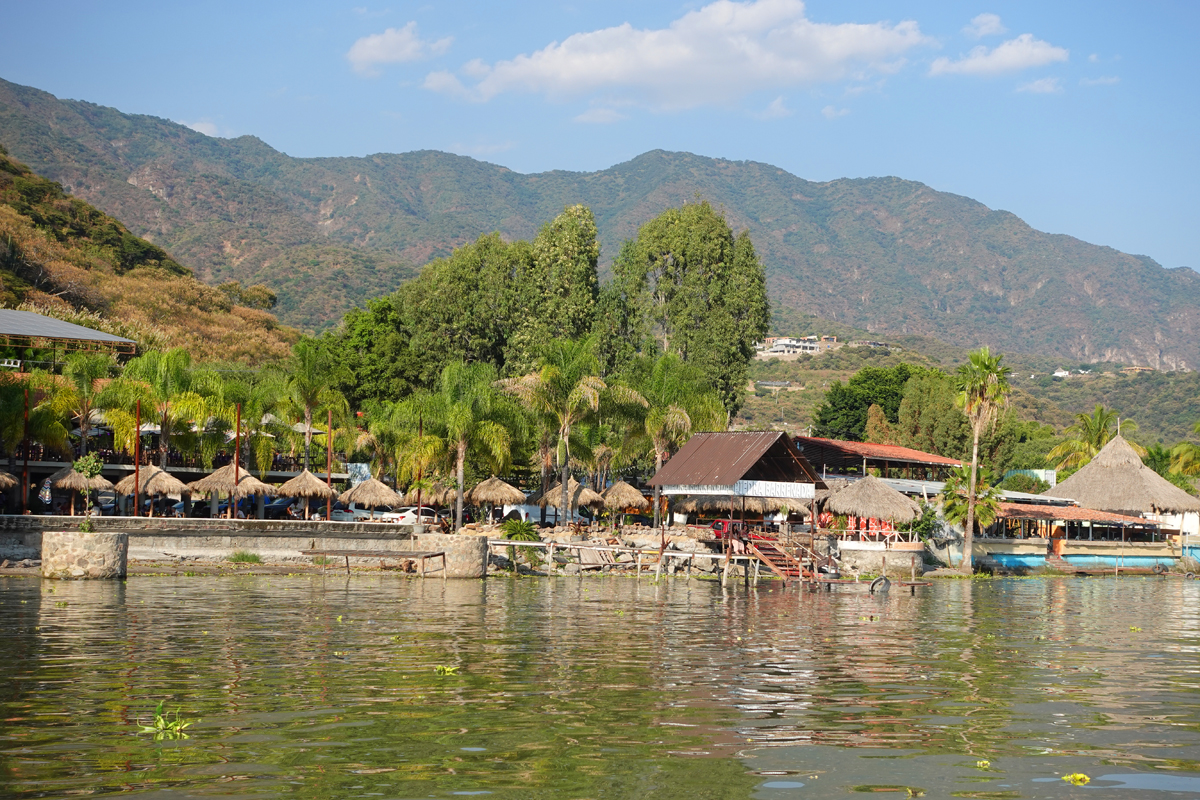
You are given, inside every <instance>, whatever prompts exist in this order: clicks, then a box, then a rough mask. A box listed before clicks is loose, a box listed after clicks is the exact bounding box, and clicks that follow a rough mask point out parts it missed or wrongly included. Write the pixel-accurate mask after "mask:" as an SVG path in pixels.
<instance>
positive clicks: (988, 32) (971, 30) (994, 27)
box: [963, 14, 1008, 39]
mask: <svg viewBox="0 0 1200 800" xmlns="http://www.w3.org/2000/svg"><path fill="white" fill-rule="evenodd" d="M963 33H965V34H966V35H967V36H970V37H971V38H973V39H982V38H983V37H985V36H999V35H1000V34H1002V33H1008V28H1006V27H1004V24H1003V23H1002V22H1000V17H999V16H998V15H996V14H980V15H979V16H977V17H975V19H973V20H971V24H970V25H968V26H967V27H965V28H963Z"/></svg>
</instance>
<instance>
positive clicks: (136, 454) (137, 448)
mask: <svg viewBox="0 0 1200 800" xmlns="http://www.w3.org/2000/svg"><path fill="white" fill-rule="evenodd" d="M134 425H135V426H136V427H135V428H134V431H133V515H134V516H135V517H140V516H141V509H140V508H138V504H139V503H140V502H141V498H142V473H141V463H142V401H141V398H139V399H138V401H137V412H136V413H135V415H134Z"/></svg>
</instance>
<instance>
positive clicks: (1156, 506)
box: [1042, 435, 1200, 516]
mask: <svg viewBox="0 0 1200 800" xmlns="http://www.w3.org/2000/svg"><path fill="white" fill-rule="evenodd" d="M1042 494H1044V495H1047V496H1049V497H1066V498H1070V499H1072V500H1074V501H1076V502H1077V503H1079V505H1081V506H1083V507H1084V508H1091V509H1095V510H1096V511H1112V512H1115V513H1118V514H1131V515H1133V516H1138V515H1140V514H1144V513H1151V514H1154V513H1164V514H1182V513H1184V512H1186V511H1200V499H1197V498H1195V497H1192V496H1191V495H1190V494H1188V493H1187V492H1185V491H1183V490H1182V489H1180V488H1179V487H1178V486H1175V485H1174V484H1172V483H1171V482H1170V481H1168V480H1167V479H1166V478H1164V477H1162V476H1161V475H1159V474H1158V473H1157V472H1155V471H1154V470H1152V469H1150V468H1149V467H1147V466H1146V465H1145V464H1143V463H1142V459H1141V457H1140V456H1138V454H1137V453H1136V452H1135V451H1134V449H1133V448H1132V447H1131V446H1130V444H1129V442H1127V441H1125V439H1124V438H1123V437H1122V436H1119V435H1118V436H1114V437H1113V438H1112V440H1111V441H1110V442H1109V443H1108V444H1106V445H1104V449H1102V450H1101V451H1100V452H1099V453H1097V454H1096V457H1095V458H1093V459H1092V460H1091V461H1090V462H1088V464H1087V465H1086V466H1084V467H1083V468H1082V469H1080V470H1079V471H1078V472H1076V473H1075V474H1074V475H1072V476H1071V477H1069V478H1067V479H1066V480H1065V481H1063V482H1062V483H1060V484H1058V485H1057V486H1054V487H1052V488H1050V489H1048V490H1046V491H1045V492H1042Z"/></svg>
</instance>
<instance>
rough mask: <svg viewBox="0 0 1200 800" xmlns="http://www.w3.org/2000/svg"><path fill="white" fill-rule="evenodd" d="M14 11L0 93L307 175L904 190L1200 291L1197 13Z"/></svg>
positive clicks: (1058, 4) (857, 3) (1063, 3)
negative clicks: (1126, 260) (963, 199)
mask: <svg viewBox="0 0 1200 800" xmlns="http://www.w3.org/2000/svg"><path fill="white" fill-rule="evenodd" d="M365 2H366V0H352V1H351V2H347V3H344V4H340V3H311V2H310V3H306V2H287V3H284V2H238V3H220V2H215V3H193V4H173V3H162V2H153V3H132V2H110V3H95V2H59V3H19V4H18V3H12V4H10V5H9V6H8V8H7V9H6V11H5V15H4V17H5V24H4V25H3V26H0V77H3V78H5V79H7V80H10V81H14V82H17V83H22V84H26V85H31V86H36V87H38V88H41V89H44V90H46V91H49V92H51V93H53V94H55V95H58V96H59V97H64V98H75V99H83V100H89V101H91V102H95V103H100V104H102V105H109V106H114V107H116V108H119V109H121V110H123V111H127V112H135V113H144V114H152V115H155V116H160V117H166V118H169V119H173V120H177V121H180V122H184V123H187V124H190V125H192V126H193V127H195V128H197V129H198V130H203V131H204V132H206V133H209V134H210V135H219V136H237V135H242V134H253V135H255V136H258V137H260V138H261V139H263V140H264V141H266V142H267V143H268V144H270V145H272V146H273V147H276V148H278V149H280V150H282V151H284V152H286V153H289V154H291V155H294V156H351V155H366V154H369V153H375V152H404V151H408V150H417V149H436V150H447V151H451V152H456V153H461V154H463V155H469V156H473V157H476V158H480V159H484V160H487V161H491V162H494V163H499V164H503V165H505V166H507V167H509V168H511V169H514V170H517V171H519V172H539V171H543V170H550V169H567V170H595V169H603V168H604V167H607V166H611V165H612V164H615V163H618V162H621V161H625V160H628V159H630V158H632V157H634V156H636V155H638V154H639V153H642V152H645V151H647V150H651V149H655V148H661V149H665V150H686V151H690V152H693V153H699V154H702V155H708V156H719V157H723V158H729V159H748V160H754V161H762V162H767V163H770V164H774V165H777V166H779V167H782V168H784V169H786V170H788V171H789V172H793V173H795V174H797V175H799V176H801V177H804V178H807V179H810V180H829V179H833V178H840V177H867V176H879V175H896V176H900V177H902V178H908V179H912V180H918V181H922V182H924V183H927V184H929V185H931V186H933V187H934V188H936V189H940V190H943V191H949V192H955V193H957V194H962V195H967V196H969V197H973V198H975V199H977V200H980V201H981V202H984V203H986V204H987V205H989V206H991V207H993V208H1002V209H1006V210H1008V211H1012V212H1013V213H1015V214H1017V215H1019V216H1021V217H1022V218H1024V219H1025V220H1026V221H1028V222H1029V223H1030V224H1031V225H1033V226H1034V227H1036V228H1039V229H1042V230H1047V231H1051V232H1054V233H1067V234H1071V235H1073V236H1077V237H1079V238H1081V239H1085V240H1087V241H1091V242H1096V243H1098V244H1105V245H1110V246H1112V247H1115V248H1118V249H1120V250H1124V251H1127V252H1132V253H1137V254H1144V255H1149V256H1150V257H1152V258H1154V259H1155V260H1157V261H1159V262H1160V263H1161V264H1163V265H1164V266H1168V267H1177V266H1191V267H1194V268H1200V257H1198V256H1200V225H1198V224H1197V216H1198V214H1197V212H1198V211H1200V202H1198V200H1197V198H1198V197H1200V192H1198V191H1197V190H1198V188H1200V156H1198V153H1200V147H1198V146H1197V140H1198V138H1197V121H1198V120H1197V117H1198V112H1200V102H1198V100H1200V91H1198V90H1197V80H1198V79H1200V63H1198V62H1200V48H1197V47H1196V46H1195V43H1194V40H1195V36H1196V31H1197V30H1200V3H1196V2H1192V1H1191V0H1182V1H1181V2H1156V1H1155V0H1141V1H1140V2H1136V3H1133V2H1125V3H1115V2H1100V1H1097V2H1070V1H1069V0H1055V2H1052V3H1050V2H1045V0H1041V1H1040V2H979V3H962V2H954V3H951V2H922V1H920V0H912V1H911V2H872V1H871V0H841V1H840V2H835V1H834V0H809V2H807V3H804V2H799V0H747V1H746V2H729V1H728V0H721V1H720V2H715V3H705V2H695V3H686V4H680V3H647V2H639V3H635V2H626V0H609V1H608V2H604V3H587V2H575V3H555V2H526V3H520V4H517V3H513V4H507V5H498V4H487V3H465V2H464V3H449V2H442V3H437V4H418V3H405V2H380V3H379V4H374V0H372V4H371V5H364V4H363V3H365Z"/></svg>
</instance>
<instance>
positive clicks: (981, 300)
mask: <svg viewBox="0 0 1200 800" xmlns="http://www.w3.org/2000/svg"><path fill="white" fill-rule="evenodd" d="M0 144H3V145H4V146H6V147H7V148H8V149H9V151H10V152H11V153H12V154H13V156H14V157H16V158H18V159H20V160H21V161H23V162H25V163H27V164H29V165H30V166H31V167H32V168H33V169H35V170H36V171H37V172H39V173H41V174H43V175H46V176H48V177H50V178H52V179H53V180H56V181H58V182H60V183H62V184H63V185H64V187H65V188H66V189H67V190H68V191H69V192H71V193H72V194H74V195H76V196H79V197H81V198H83V199H85V200H87V201H88V202H91V203H93V204H95V205H96V206H98V207H100V208H101V209H103V210H104V211H105V212H107V213H109V214H111V215H113V216H115V217H117V218H119V219H120V220H122V221H123V222H124V223H125V224H126V225H127V226H128V227H129V228H130V229H131V230H132V231H133V232H134V233H136V234H138V235H140V236H143V237H145V238H147V239H149V240H151V241H153V242H155V243H156V244H159V245H161V246H163V247H164V248H166V249H167V250H168V251H169V252H170V253H171V254H172V255H173V256H174V258H175V259H176V260H178V261H179V262H180V263H181V264H184V265H185V266H187V267H189V268H191V269H192V270H193V271H194V272H195V274H196V275H197V276H198V277H200V278H202V279H203V280H206V281H208V282H210V283H216V282H221V281H226V280H239V281H241V282H242V283H243V284H246V285H249V284H256V283H263V284H266V285H267V286H269V287H270V288H271V289H273V290H274V291H275V292H277V294H278V296H279V305H278V306H277V308H276V311H277V312H278V314H279V316H280V318H281V319H282V320H283V321H285V322H287V323H290V324H294V325H298V326H301V327H304V328H308V329H310V330H315V329H320V328H323V327H326V326H328V325H331V324H334V323H335V322H336V321H337V320H338V319H340V317H341V315H342V314H343V313H344V312H345V310H346V309H347V308H349V307H351V306H353V305H355V304H358V303H361V302H362V301H363V300H365V299H367V298H369V297H372V296H376V295H379V294H382V293H385V292H388V291H390V290H392V289H394V288H395V287H396V286H398V285H399V284H400V283H401V282H403V281H404V280H406V279H408V278H409V277H411V276H412V275H413V274H414V272H415V270H416V269H417V268H418V267H419V266H421V265H423V264H424V263H426V262H427V261H428V260H429V259H431V258H433V257H436V256H439V255H444V254H446V253H448V252H449V251H450V250H451V249H452V248H453V247H455V246H457V245H460V244H463V243H464V242H466V241H469V240H471V239H474V238H475V237H477V236H478V235H480V234H483V233H487V232H491V231H493V230H498V231H500V232H501V233H502V234H503V235H504V236H506V237H511V238H529V237H532V236H533V235H534V234H535V233H536V231H537V229H538V228H539V227H540V226H541V225H542V224H543V223H544V222H546V221H547V220H549V219H551V218H552V217H553V216H554V215H555V214H557V213H558V212H559V211H561V210H562V208H563V207H564V206H565V205H567V204H573V203H584V204H586V205H588V206H590V207H591V208H592V210H593V212H594V213H595V215H596V220H597V223H598V225H599V228H600V233H601V241H602V244H603V252H602V260H603V261H604V262H605V263H607V262H608V261H610V260H611V259H612V257H613V256H614V255H615V253H616V252H617V249H618V248H619V246H620V243H621V242H622V241H623V240H624V239H626V238H629V237H631V236H633V235H634V233H635V232H636V230H637V228H638V226H639V225H640V224H641V223H643V222H645V221H646V220H648V219H650V218H651V217H653V216H655V215H656V214H658V213H659V212H661V211H662V210H663V209H664V208H667V207H669V206H672V205H678V204H680V203H683V202H686V201H689V200H693V199H695V198H697V197H701V198H704V199H707V200H709V201H711V202H713V203H714V204H716V205H718V206H721V207H723V209H724V212H725V214H726V215H727V217H728V219H729V221H730V223H731V224H732V225H733V227H734V228H735V229H748V230H749V231H750V234H751V236H752V238H753V240H754V243H755V246H756V247H757V249H758V252H759V254H760V255H761V257H762V259H763V261H764V263H765V265H766V268H767V277H768V286H769V290H770V294H771V298H772V301H773V303H774V304H775V305H776V307H777V308H781V309H789V308H790V309H794V310H796V311H798V312H803V313H805V314H812V315H815V316H818V317H821V318H824V319H827V320H831V321H835V322H837V323H839V324H842V325H847V326H853V327H855V328H859V329H863V330H867V331H870V332H872V333H874V334H878V335H879V336H880V337H881V338H882V337H887V336H903V335H919V336H931V337H935V338H937V339H939V340H942V341H945V342H947V343H950V344H953V345H956V346H961V347H974V346H977V345H980V344H990V345H992V346H993V347H997V348H999V349H1001V350H1004V351H1011V352H1022V353H1031V354H1040V355H1043V356H1047V357H1053V358H1062V359H1069V360H1071V361H1073V362H1098V361H1119V362H1124V363H1129V364H1138V365H1146V366H1152V367H1155V368H1158V369H1166V370H1174V369H1192V368H1194V367H1195V366H1196V365H1197V364H1200V336H1198V335H1197V334H1198V333H1200V274H1197V273H1195V272H1193V271H1192V270H1190V269H1186V268H1181V269H1172V270H1168V269H1164V268H1163V267H1161V266H1159V265H1158V264H1157V263H1155V262H1154V261H1153V260H1151V259H1149V258H1146V257H1142V256H1132V255H1127V254H1125V253H1121V252H1118V251H1116V250H1113V249H1111V248H1107V247H1099V246H1096V245H1091V244H1088V243H1086V242H1082V241H1080V240H1078V239H1074V238H1072V237H1070V236H1061V235H1051V234H1046V233H1042V232H1039V231H1036V230H1034V229H1032V228H1030V227H1029V226H1028V225H1026V224H1025V223H1024V222H1022V221H1021V220H1020V219H1019V218H1017V217H1016V216H1014V215H1013V214H1010V213H1008V212H1004V211H994V210H991V209H989V208H987V207H986V206H984V205H982V204H980V203H977V202H975V201H973V200H970V199H968V198H965V197H960V196H957V195H953V194H947V193H945V192H938V191H934V190H933V189H931V188H929V187H928V186H925V185H923V184H921V183H917V182H914V181H907V180H901V179H899V178H867V179H856V180H836V181H829V182H826V183H813V182H810V181H806V180H803V179H802V178H798V177H796V176H794V175H791V174H789V173H787V172H785V171H784V170H782V169H779V168H777V167H773V166H770V165H768V164H760V163H755V162H747V161H725V160H721V159H712V158H704V157H700V156H695V155H691V154H688V153H666V152H662V151H654V152H650V153H646V154H644V155H641V156H639V157H637V158H635V159H633V160H632V161H629V162H626V163H624V164H618V165H616V166H614V167H610V168H609V169H606V170H601V171H599V172H591V173H576V172H562V171H554V172H546V173H539V174H533V175H522V174H519V173H515V172H512V171H511V170H508V169H505V168H504V167H500V166H496V165H493V164H487V163H483V162H480V161H475V160H473V159H470V158H465V157H461V156H454V155H449V154H446V153H439V152H430V151H422V152H414V153H403V154H377V155H372V156H367V157H364V158H309V159H299V158H292V157H290V156H287V155H285V154H283V153H280V152H278V151H276V150H274V149H272V148H271V147H269V146H268V145H266V144H265V143H263V142H262V141H260V140H259V139H256V138H254V137H252V136H243V137H239V138H237V139H217V138H212V137H208V136H205V135H203V134H200V133H197V132H195V131H193V130H190V129H189V128H187V127H184V126H182V125H179V124H176V123H173V122H170V121H167V120H163V119H158V118H155V117H148V116H140V115H132V114H123V113H121V112H119V111H116V110H114V109H111V108H104V107H101V106H97V105H94V104H91V103H86V102H80V101H73V100H59V99H57V98H55V97H54V96H52V95H50V94H47V93H45V92H42V91H39V90H37V89H32V88H28V87H23V86H19V85H16V84H13V83H8V82H5V81H0Z"/></svg>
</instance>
